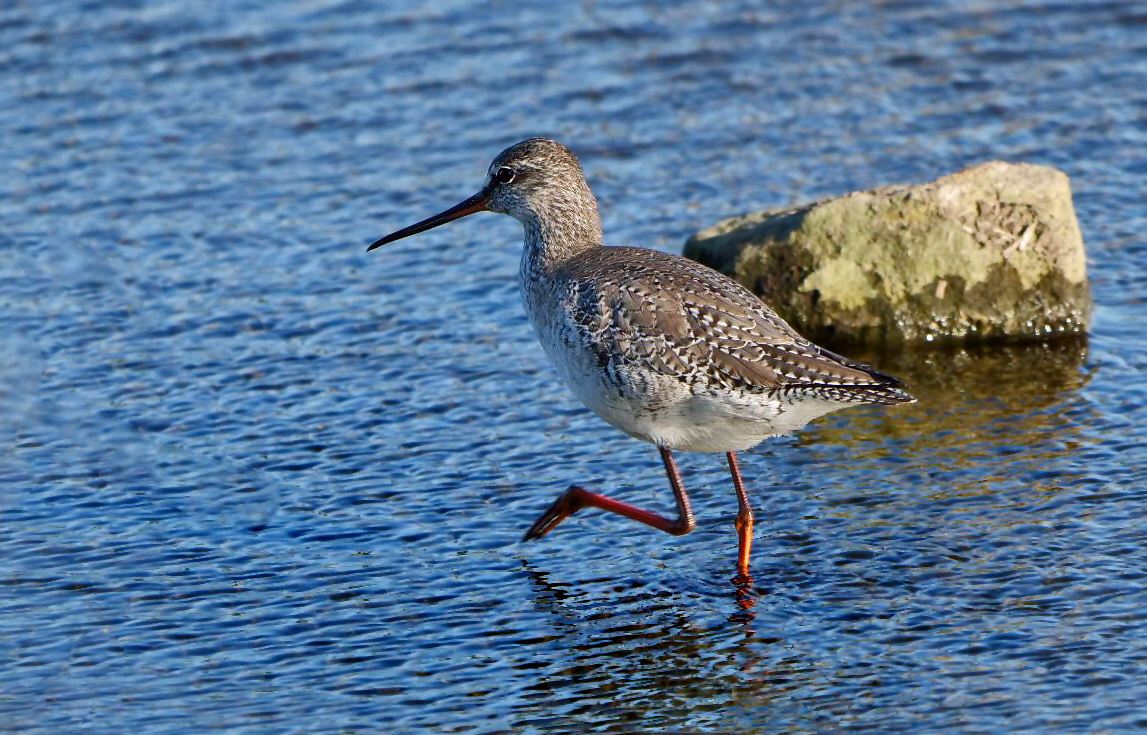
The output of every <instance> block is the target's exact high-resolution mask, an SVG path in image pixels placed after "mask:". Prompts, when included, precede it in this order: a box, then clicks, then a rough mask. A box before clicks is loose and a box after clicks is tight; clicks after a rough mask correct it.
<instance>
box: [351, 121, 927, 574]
mask: <svg viewBox="0 0 1147 735" xmlns="http://www.w3.org/2000/svg"><path fill="white" fill-rule="evenodd" d="M482 211H489V212H496V213H500V214H506V215H509V216H511V217H513V218H514V219H516V220H518V221H519V222H521V224H522V227H523V229H524V232H525V243H524V247H523V249H522V257H521V262H520V266H519V274H518V275H519V285H520V291H521V297H522V304H523V306H524V308H525V312H526V315H527V316H528V317H529V321H530V323H531V324H532V325H533V329H534V332H535V334H536V336H537V338H538V341H539V342H540V343H541V345H542V348H543V349H544V351H545V353H546V355H547V356H548V357H549V359H550V360H551V362H553V364H554V366H555V367H556V368H557V372H558V375H559V376H560V377H561V379H562V381H563V382H564V383H565V385H566V386H568V387H569V388H570V390H572V392H573V393H574V395H575V396H577V398H579V399H580V400H581V401H582V403H584V404H585V405H586V406H587V407H588V408H589V409H590V410H591V411H593V412H594V413H595V414H597V415H598V416H599V417H601V418H602V419H603V420H605V422H606V423H608V424H610V425H611V426H613V427H615V428H617V429H619V430H621V431H622V432H624V433H626V434H628V435H629V436H631V437H634V438H636V439H640V440H642V441H645V442H648V443H650V444H653V445H654V446H656V447H657V450H658V452H659V453H660V455H661V460H662V463H663V464H664V467H665V472H666V475H667V476H668V479H669V484H670V487H671V488H672V490H673V494H674V497H675V499H676V506H677V508H676V510H677V514H676V517H668V516H665V515H661V514H659V513H656V512H653V511H650V510H645V509H643V508H639V507H636V506H634V505H631V504H629V503H625V502H622V501H620V500H617V499H615V498H612V497H609V496H607V495H604V494H601V493H598V492H592V491H590V490H588V489H586V488H585V487H583V486H581V485H576V484H575V485H571V486H569V488H568V489H566V490H565V492H563V493H562V494H561V495H560V496H559V497H558V498H557V500H555V501H554V502H553V503H552V504H551V505H550V506H549V508H548V509H547V510H545V512H543V513H542V514H541V516H539V517H538V519H537V521H535V522H534V524H533V525H532V526H531V527H530V528H529V530H528V531H526V534H525V536H524V538H523V541H531V540H535V539H540V538H542V537H543V536H545V535H547V534H548V533H550V532H551V531H553V530H554V528H555V527H556V526H558V525H559V524H560V523H562V522H563V521H565V520H566V519H567V518H569V517H570V516H572V515H573V514H575V513H577V512H578V511H580V510H583V509H585V508H597V509H600V510H603V511H608V512H611V513H616V514H618V515H621V516H625V517H626V518H630V519H632V520H634V521H637V522H640V523H643V524H645V525H648V526H651V527H653V528H655V529H659V530H661V531H664V532H667V533H670V534H673V535H684V534H687V533H689V532H690V531H692V530H693V529H694V527H695V526H696V520H695V518H694V515H693V510H692V506H691V505H690V502H689V496H688V495H687V494H686V490H685V486H684V483H683V482H682V479H681V473H680V471H679V469H678V466H677V462H676V459H675V457H674V455H673V452H676V451H694V452H712V453H724V454H725V456H726V460H727V462H728V467H729V473H730V474H731V476H732V480H733V487H734V489H735V491H736V494H737V501H738V512H737V516H736V518H735V520H734V527H735V528H736V531H737V538H738V555H737V563H736V567H737V575H738V577H739V578H743V579H750V580H751V576H750V556H751V550H752V542H753V520H754V519H753V511H752V506H751V503H750V500H749V497H748V493H747V492H746V490H745V484H744V481H743V479H742V475H741V470H740V465H739V461H738V459H737V456H736V453H737V452H740V451H744V450H746V449H749V448H751V447H753V446H756V445H757V444H759V443H760V442H762V441H763V440H765V439H767V438H770V437H775V436H780V435H785V434H788V433H790V432H793V431H796V430H798V429H800V428H802V427H804V426H805V425H806V424H807V423H808V422H809V421H811V420H813V419H815V418H817V417H819V416H822V415H824V414H826V413H829V412H830V411H835V410H838V409H841V408H845V407H848V406H855V405H860V404H884V405H893V404H900V403H912V402H914V401H915V400H916V399H915V398H913V396H912V395H911V394H909V392H908V387H907V386H906V385H905V384H904V383H903V382H901V381H900V380H898V379H896V378H894V377H891V376H889V375H885V374H883V373H880V372H877V371H876V370H875V369H873V368H872V367H870V366H868V365H864V364H861V363H859V362H854V361H852V360H849V359H847V358H845V357H842V356H841V355H838V354H836V353H833V352H830V351H828V350H827V349H825V348H823V347H819V346H817V345H816V344H814V343H812V342H810V341H809V340H807V339H805V338H804V337H802V336H801V335H800V334H798V333H797V331H796V330H794V329H793V328H792V327H791V326H789V324H788V323H786V322H785V321H784V320H783V319H782V318H781V317H780V316H778V315H777V313H776V312H774V311H773V310H772V309H771V308H769V306H767V305H766V304H765V302H764V301H763V300H762V299H761V298H759V297H757V296H756V295H755V294H753V293H752V292H751V291H749V290H748V289H747V288H745V287H744V286H742V285H741V284H739V283H738V282H736V281H735V280H733V279H732V278H730V277H728V276H726V275H724V274H722V273H719V272H718V271H715V270H713V269H711V268H708V267H706V266H704V265H701V264H700V263H697V262H695V261H692V260H689V259H687V258H684V257H682V256H678V255H671V254H668V253H664V252H661V251H657V250H652V249H648V248H639V247H622V246H606V245H605V244H604V242H603V235H602V223H601V216H600V214H599V211H598V206H597V200H596V198H595V197H594V195H593V192H592V191H591V190H590V187H589V184H588V183H587V182H586V178H585V174H584V172H583V170H582V167H581V164H580V163H579V161H578V159H577V157H576V156H575V155H574V153H573V152H572V151H570V150H569V149H568V148H566V147H565V146H564V145H562V144H561V143H558V142H556V141H553V140H548V139H545V138H531V139H528V140H524V141H522V142H520V143H516V144H514V145H512V146H510V147H509V148H507V149H505V150H504V151H502V152H501V153H499V154H498V155H497V156H496V157H495V158H494V160H493V162H492V163H491V164H490V166H489V168H488V170H487V172H486V177H485V180H484V182H483V184H482V188H481V189H480V190H479V191H478V193H477V194H474V195H473V196H471V197H470V198H468V199H466V200H464V201H462V202H461V203H459V204H457V205H456V206H454V207H451V208H450V209H447V210H446V211H444V212H442V213H440V214H436V215H434V216H433V217H430V218H428V219H425V220H422V221H421V222H418V223H416V224H413V225H410V226H409V227H405V228H403V229H400V230H398V231H396V232H393V233H391V234H389V235H387V236H385V237H383V238H381V239H379V240H376V241H375V242H374V243H372V244H371V245H370V246H369V247H368V248H367V250H368V251H371V250H375V249H376V248H379V247H382V246H383V245H387V244H389V243H393V242H395V241H396V240H401V239H403V238H406V237H410V236H411V235H415V234H418V233H420V232H425V231H427V230H430V229H432V228H435V227H438V226H440V225H444V224H446V223H448V222H451V221H453V220H457V219H460V218H462V217H466V216H468V215H471V214H474V213H476V212H482Z"/></svg>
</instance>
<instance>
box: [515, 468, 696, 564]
mask: <svg viewBox="0 0 1147 735" xmlns="http://www.w3.org/2000/svg"><path fill="white" fill-rule="evenodd" d="M658 450H659V451H660V452H661V460H662V461H663V462H664V463H665V473H666V474H667V475H669V484H670V485H672V486H673V494H674V495H675V496H676V497H677V518H674V519H670V518H666V517H665V516H662V515H658V514H657V513H654V512H653V511H649V510H642V509H641V508H637V507H635V506H632V505H630V504H629V503H623V502H621V501H620V500H614V499H613V498H609V497H606V496H605V495H599V494H598V493H591V492H590V491H588V490H586V489H585V488H583V487H579V486H577V485H573V486H571V487H570V489H568V490H566V491H565V492H564V493H562V496H561V497H560V498H558V499H557V501H556V502H555V503H554V504H553V505H551V506H550V507H549V510H547V511H546V512H545V513H543V514H542V515H541V517H540V518H538V520H537V521H535V522H534V525H532V526H530V530H529V531H526V536H525V538H523V539H522V540H523V541H530V540H533V539H536V538H541V537H542V536H545V535H546V534H547V533H549V532H550V531H551V530H553V528H554V526H556V525H558V524H559V523H561V522H562V521H564V520H565V519H566V518H569V517H570V516H572V515H573V514H574V513H577V512H578V511H579V510H581V509H582V508H601V509H602V510H607V511H609V512H610V513H617V514H618V515H623V516H625V517H626V518H632V519H633V520H635V521H640V522H641V523H644V524H645V525H647V526H653V527H654V528H657V529H660V530H662V531H665V532H666V533H671V534H673V535H674V536H683V535H685V534H687V533H689V532H690V531H692V530H693V526H694V525H696V524H695V523H694V521H693V509H692V508H690V507H689V496H688V495H686V494H685V486H684V485H683V484H682V483H681V473H680V472H678V471H677V463H676V462H675V461H674V460H673V455H672V454H671V453H670V452H669V450H668V449H665V448H663V447H658Z"/></svg>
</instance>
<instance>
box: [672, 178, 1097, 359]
mask: <svg viewBox="0 0 1147 735" xmlns="http://www.w3.org/2000/svg"><path fill="white" fill-rule="evenodd" d="M685 255H686V256H687V257H690V258H693V259H694V260H697V261H699V262H701V263H704V264H706V265H709V266H711V267H713V268H716V269H717V270H720V271H722V272H724V273H726V274H728V275H731V276H733V277H734V278H736V279H737V280H738V281H740V282H741V283H742V284H744V285H745V286H747V287H749V288H750V289H752V290H753V291H754V292H756V293H757V294H759V295H760V296H761V297H762V298H763V299H764V300H765V301H766V302H767V303H768V304H769V305H770V306H772V307H773V308H774V309H776V310H777V312H778V313H780V315H781V316H782V317H783V318H784V319H785V320H787V321H788V322H789V323H790V324H792V325H793V326H794V327H796V328H797V329H798V330H799V331H801V333H802V334H804V335H806V336H807V337H809V338H810V339H813V340H829V341H835V342H856V343H862V344H867V345H871V346H874V347H879V346H882V345H886V344H893V345H894V344H896V343H904V342H926V341H936V340H947V341H952V340H961V341H963V340H980V339H994V338H1046V337H1049V336H1053V335H1064V334H1079V333H1083V332H1086V330H1087V325H1088V322H1089V319H1090V314H1091V294H1090V288H1089V286H1088V282H1087V266H1086V259H1085V254H1084V250H1083V239H1082V236H1081V235H1080V231H1079V224H1078V222H1077V221H1076V217H1075V209H1074V208H1073V206H1072V203H1071V187H1070V184H1069V182H1068V178H1067V176H1066V175H1065V174H1064V173H1063V172H1061V171H1057V170H1055V169H1053V168H1048V167H1045V166H1035V165H1030V164H1009V163H1003V162H999V161H996V162H992V163H985V164H982V165H980V166H975V167H973V168H970V169H967V170H965V171H961V172H959V173H956V174H952V175H950V176H945V177H943V178H940V179H937V180H936V181H934V182H932V183H928V184H922V185H919V186H896V187H887V188H882V189H874V190H872V191H863V192H856V193H853V194H848V195H846V196H842V197H838V198H835V199H827V200H824V201H820V202H816V203H814V204H810V205H806V206H803V207H798V208H796V209H789V210H770V211H766V212H759V213H755V214H748V215H745V216H742V217H735V218H732V219H728V220H725V221H723V222H720V223H718V224H717V225H715V226H713V227H711V228H709V229H706V230H703V231H702V232H699V233H698V234H696V235H694V236H693V237H692V238H690V239H689V241H688V242H687V243H686V245H685Z"/></svg>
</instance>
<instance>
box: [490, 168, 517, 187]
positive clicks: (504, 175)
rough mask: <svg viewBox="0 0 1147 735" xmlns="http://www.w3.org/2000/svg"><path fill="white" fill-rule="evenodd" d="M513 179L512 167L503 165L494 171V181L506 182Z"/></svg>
mask: <svg viewBox="0 0 1147 735" xmlns="http://www.w3.org/2000/svg"><path fill="white" fill-rule="evenodd" d="M513 180H514V169H512V168H509V167H508V166H503V167H502V168H500V169H498V170H497V171H496V172H495V173H494V181H497V182H498V183H499V184H508V183H510V182H511V181H513Z"/></svg>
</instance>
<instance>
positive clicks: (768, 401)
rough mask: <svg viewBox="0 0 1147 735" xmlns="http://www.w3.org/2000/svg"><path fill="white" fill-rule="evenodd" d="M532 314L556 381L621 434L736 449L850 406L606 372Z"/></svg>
mask: <svg viewBox="0 0 1147 735" xmlns="http://www.w3.org/2000/svg"><path fill="white" fill-rule="evenodd" d="M531 316H532V315H531ZM531 321H532V322H533V323H534V328H535V331H536V333H537V336H538V340H539V341H540V342H541V344H542V347H543V348H544V349H545V351H546V354H547V355H548V356H549V357H550V360H551V361H552V362H553V363H554V366H555V367H556V368H557V370H558V374H559V375H560V376H561V378H562V381H563V382H564V383H565V384H566V385H567V386H568V387H569V388H570V390H572V391H573V393H574V395H576V396H577V397H578V398H579V399H580V400H581V402H582V403H584V404H585V405H586V407H588V408H589V409H590V410H591V411H593V412H594V413H596V414H597V415H598V416H600V417H601V418H602V419H604V420H605V422H606V423H608V424H610V425H611V426H613V427H615V428H617V429H620V430H621V431H624V432H625V433H626V434H629V435H630V436H632V437H635V438H637V439H641V440H642V441H646V442H649V443H651V444H656V445H657V446H660V447H665V448H667V449H679V450H683V451H693V452H735V451H741V450H743V449H748V448H749V447H753V446H756V445H757V444H759V443H760V442H762V441H763V440H765V439H767V438H769V437H772V436H777V435H780V434H787V433H789V432H792V431H796V430H797V429H800V428H802V427H803V426H805V424H807V423H808V422H809V421H811V420H813V419H815V418H817V417H818V416H822V415H824V414H826V413H828V412H830V411H835V410H837V409H840V408H844V407H845V406H847V405H849V404H847V403H841V402H838V401H829V400H824V399H818V398H809V397H803V398H801V399H799V400H796V401H794V400H790V399H789V398H787V397H785V396H781V395H778V394H764V393H747V392H744V391H727V390H724V389H713V390H711V391H701V392H698V393H694V392H693V391H692V390H691V389H690V388H689V386H687V385H686V384H684V383H683V382H681V381H680V380H678V379H676V378H673V377H668V376H664V375H660V374H657V373H655V372H653V371H650V370H641V369H637V368H629V369H626V370H622V371H621V372H620V373H618V372H610V371H607V370H605V369H603V368H602V367H601V365H600V364H599V363H598V361H597V357H596V356H595V355H594V353H593V351H592V350H591V349H590V348H589V347H588V346H587V345H585V344H583V343H581V342H578V341H576V340H571V339H570V338H569V337H570V336H571V335H570V333H569V332H568V331H565V330H563V329H562V328H561V327H560V326H557V327H556V328H555V326H551V324H550V323H549V322H548V321H547V320H545V319H542V320H537V321H535V320H534V319H532V318H531Z"/></svg>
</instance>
